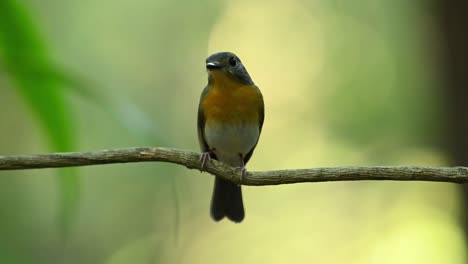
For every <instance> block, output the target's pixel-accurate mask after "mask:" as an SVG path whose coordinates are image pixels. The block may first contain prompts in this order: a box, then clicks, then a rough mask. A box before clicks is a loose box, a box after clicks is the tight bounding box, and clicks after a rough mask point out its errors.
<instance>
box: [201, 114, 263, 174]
mask: <svg viewBox="0 0 468 264" xmlns="http://www.w3.org/2000/svg"><path fill="white" fill-rule="evenodd" d="M258 136H259V127H258V124H254V123H249V124H245V123H239V124H229V125H218V124H206V126H205V139H206V142H207V143H208V146H209V147H210V149H214V153H215V154H216V156H217V157H218V160H220V161H222V162H224V163H227V164H229V165H231V166H236V167H239V166H241V165H242V162H241V157H240V155H242V156H245V155H246V154H247V153H248V152H249V151H250V150H251V149H252V148H253V147H254V146H255V144H256V143H257V139H258Z"/></svg>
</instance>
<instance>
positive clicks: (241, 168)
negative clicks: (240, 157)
mask: <svg viewBox="0 0 468 264" xmlns="http://www.w3.org/2000/svg"><path fill="white" fill-rule="evenodd" d="M245 175H247V168H246V167H245V166H244V165H242V167H240V179H239V185H242V181H243V180H244V177H245Z"/></svg>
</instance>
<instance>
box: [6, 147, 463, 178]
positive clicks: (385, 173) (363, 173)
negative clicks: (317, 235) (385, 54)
mask: <svg viewBox="0 0 468 264" xmlns="http://www.w3.org/2000/svg"><path fill="white" fill-rule="evenodd" d="M199 160H200V154H198V153H195V152H192V151H185V150H177V149H170V148H156V147H141V148H124V149H112V150H100V151H94V152H68V153H53V154H41V155H24V156H0V170H24V169H39V168H59V167H75V166H89V165H98V164H112V163H129V162H155V161H158V162H169V163H175V164H179V165H182V166H185V167H187V168H189V169H198V170H200V169H201V167H200V161H199ZM203 170H204V171H206V172H208V173H211V174H213V175H216V176H219V177H222V178H224V179H227V180H229V181H232V182H235V183H239V175H240V171H239V170H238V169H236V168H232V167H230V166H228V165H225V164H223V163H221V162H218V161H216V160H212V161H211V162H208V163H207V164H205V167H204V168H203ZM362 180H391V181H434V182H452V183H467V182H468V168H467V167H413V166H408V167H396V166H393V167H392V166H388V167H333V168H312V169H297V170H276V171H257V172H248V173H247V175H246V176H245V177H244V178H243V180H242V184H243V185H278V184H289V183H299V182H326V181H362Z"/></svg>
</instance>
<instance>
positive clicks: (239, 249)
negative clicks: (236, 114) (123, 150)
mask: <svg viewBox="0 0 468 264" xmlns="http://www.w3.org/2000/svg"><path fill="white" fill-rule="evenodd" d="M455 2H456V1H446V3H444V1H436V0H434V1H424V0H419V1H404V0H397V1H380V0H374V1H369V0H360V1H340V0H334V1H329V0H316V1H305V0H291V1H277V0H274V1H266V0H256V1H252V0H237V1H234V0H225V1H214V0H201V1H169V0H135V1H121V0H101V1H93V0H82V1H59V0H2V1H0V106H1V111H0V120H1V121H0V155H14V154H30V153H48V152H55V151H89V150H98V149H110V148H119V147H132V146H166V147H174V148H181V149H188V150H194V151H198V141H197V136H196V113H197V110H196V109H197V105H198V99H199V95H200V92H201V91H202V89H203V87H204V86H205V84H206V82H207V80H206V79H207V76H206V73H205V69H204V60H205V58H206V57H207V56H208V55H209V54H211V53H213V52H217V51H232V52H235V53H236V54H237V55H238V56H239V57H240V58H241V59H242V60H243V62H244V64H245V65H246V67H247V69H248V71H249V73H250V74H251V76H252V78H253V80H254V81H255V82H256V84H257V85H258V86H259V87H260V88H261V90H262V93H263V95H264V99H265V104H266V119H265V124H264V128H263V134H262V136H261V139H260V142H259V144H258V147H257V149H256V151H255V153H254V156H253V158H252V160H251V162H250V164H249V166H248V168H249V169H250V170H272V169H287V168H291V169H292V168H306V167H322V166H344V165H422V166H447V165H453V164H460V163H463V158H464V157H468V155H465V154H467V153H466V150H465V152H464V149H465V148H463V144H465V143H466V142H467V139H465V138H464V136H463V135H464V134H463V131H468V129H467V128H466V126H467V125H465V124H468V122H466V121H468V118H467V116H468V114H466V113H468V109H466V107H464V106H463V105H464V99H463V98H466V97H463V95H466V92H464V88H466V83H464V84H463V83H462V81H463V80H466V78H465V79H464V77H463V76H464V73H466V68H463V67H464V66H465V65H466V63H465V62H463V61H462V59H460V56H461V57H462V58H463V54H465V58H466V51H464V52H465V53H461V55H460V54H458V53H457V52H462V51H463V49H466V46H464V45H462V44H460V43H466V38H463V37H459V35H460V34H458V33H459V32H462V31H463V25H464V24H463V23H462V22H463V21H464V20H463V18H462V17H463V14H462V12H461V11H457V10H461V9H459V8H458V7H456V4H455ZM460 2H462V1H460ZM441 3H442V4H441ZM460 5H461V6H463V5H465V4H463V3H461V4H460ZM457 15H458V17H457ZM460 21H461V22H460ZM465 21H466V18H465ZM457 25H458V26H457ZM465 25H466V24H465ZM463 41H464V42H463ZM463 47H465V48H463ZM465 61H466V60H465ZM464 63H465V64H464ZM458 117H460V118H458ZM464 121H465V122H464ZM463 129H465V130H463ZM457 136H458V138H457ZM465 145H468V144H465ZM466 149H468V148H466ZM212 182H213V177H212V176H210V175H208V174H200V173H199V172H197V171H189V170H187V169H185V168H183V167H180V166H175V165H170V164H157V163H154V164H125V165H106V166H95V167H83V168H75V169H66V170H64V169H62V170H58V169H50V170H30V171H4V172H0V263H70V264H73V263H107V264H117V263H181V264H182V263H193V264H196V263H236V264H238V263H323V264H324V263H379V264H380V263H425V264H428V263H429V264H431V263H434V264H435V263H451V264H458V263H465V262H466V260H467V257H466V252H465V238H464V235H463V234H464V233H463V219H464V218H463V210H462V209H463V208H464V199H463V197H464V196H463V195H462V194H463V192H462V191H461V189H459V187H458V186H456V185H452V184H444V183H422V182H405V183H401V182H383V181H382V182H372V181H368V182H367V181H366V182H334V183H320V184H295V185H289V186H274V187H243V189H244V201H245V206H246V219H245V221H244V222H243V223H242V224H233V223H231V222H228V221H226V220H225V221H222V222H220V223H214V222H213V221H212V220H211V219H210V217H209V213H208V208H209V202H210V198H211V189H212Z"/></svg>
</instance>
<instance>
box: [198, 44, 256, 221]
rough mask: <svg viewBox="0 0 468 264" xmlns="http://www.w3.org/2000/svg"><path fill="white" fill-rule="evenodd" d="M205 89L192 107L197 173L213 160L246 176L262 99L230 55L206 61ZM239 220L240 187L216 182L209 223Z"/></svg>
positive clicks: (213, 57) (238, 61) (221, 54)
mask: <svg viewBox="0 0 468 264" xmlns="http://www.w3.org/2000/svg"><path fill="white" fill-rule="evenodd" d="M206 69H207V71H208V85H207V86H206V87H205V89H204V90H203V92H202V94H201V97H200V103H199V106H198V139H199V142H200V147H201V149H202V152H203V154H202V158H201V162H202V167H203V165H204V164H205V162H207V161H209V160H211V159H216V160H218V161H221V162H224V163H226V164H228V165H231V166H233V167H238V168H240V170H241V181H242V176H244V175H245V173H246V171H247V170H246V168H245V165H246V164H247V162H248V161H249V159H250V157H251V156H252V153H253V151H254V149H255V146H256V145H257V142H258V138H259V136H260V132H261V131H262V126H263V119H264V116H265V114H264V111H265V110H264V104H263V96H262V93H261V92H260V89H259V88H258V87H257V86H256V85H255V84H254V83H253V81H252V79H251V78H250V76H249V74H248V73H247V70H246V69H245V67H244V65H242V62H241V60H240V59H239V58H238V57H237V56H236V55H235V54H233V53H230V52H219V53H215V54H213V55H211V56H209V57H208V58H207V59H206ZM225 216H226V217H227V218H228V219H230V220H231V221H233V222H236V223H240V222H242V220H243V219H244V216H245V213H244V205H243V202H242V192H241V187H240V186H239V185H236V184H235V183H232V182H228V181H225V180H223V179H221V178H218V177H216V178H215V183H214V190H213V197H212V200H211V217H212V218H213V219H214V220H215V221H220V220H221V219H223V218H224V217H225Z"/></svg>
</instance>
